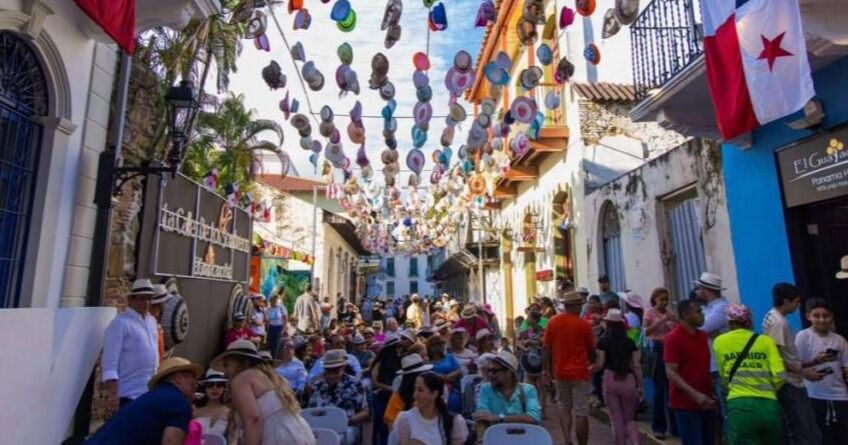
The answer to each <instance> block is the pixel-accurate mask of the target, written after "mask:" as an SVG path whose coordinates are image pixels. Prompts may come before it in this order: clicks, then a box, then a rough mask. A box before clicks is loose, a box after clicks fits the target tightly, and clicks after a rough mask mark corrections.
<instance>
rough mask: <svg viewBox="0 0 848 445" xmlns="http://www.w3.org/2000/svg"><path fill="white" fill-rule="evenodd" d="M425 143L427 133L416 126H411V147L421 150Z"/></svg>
mask: <svg viewBox="0 0 848 445" xmlns="http://www.w3.org/2000/svg"><path fill="white" fill-rule="evenodd" d="M426 142H427V132H426V131H424V130H422V129H421V127H418V126H416V125H413V126H412V146H413V147H415V148H421V147H423V146H424V144H425V143H426Z"/></svg>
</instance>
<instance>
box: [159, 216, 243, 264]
mask: <svg viewBox="0 0 848 445" xmlns="http://www.w3.org/2000/svg"><path fill="white" fill-rule="evenodd" d="M159 228H160V229H161V230H162V231H164V232H171V233H176V234H178V235H182V236H185V237H188V238H197V239H198V240H200V241H206V242H209V243H212V244H215V245H217V246H220V247H223V248H225V249H234V250H237V251H239V252H244V253H250V240H248V239H247V238H243V237H240V236H238V235H236V234H234V233H228V232H227V231H226V230H221V229H220V228H219V227H216V226H214V225H212V224H209V223H207V222H206V219H205V218H203V217H202V216H201V217H200V218H199V219H195V218H194V214H192V212H187V211H185V210H184V209H182V208H178V209H176V210H170V209H168V204H163V205H162V208H161V209H159Z"/></svg>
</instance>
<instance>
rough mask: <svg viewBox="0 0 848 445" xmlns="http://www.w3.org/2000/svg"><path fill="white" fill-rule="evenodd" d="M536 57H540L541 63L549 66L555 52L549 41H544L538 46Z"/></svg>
mask: <svg viewBox="0 0 848 445" xmlns="http://www.w3.org/2000/svg"><path fill="white" fill-rule="evenodd" d="M536 58H537V59H539V63H541V64H542V65H544V66H548V65H550V64H551V63H553V61H554V52H553V50H551V47H550V46H548V44H547V43H543V44H541V45H539V47H538V48H536Z"/></svg>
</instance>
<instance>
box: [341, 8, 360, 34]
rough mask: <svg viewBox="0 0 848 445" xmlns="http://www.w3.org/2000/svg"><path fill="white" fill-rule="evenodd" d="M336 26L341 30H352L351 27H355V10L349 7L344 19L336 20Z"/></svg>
mask: <svg viewBox="0 0 848 445" xmlns="http://www.w3.org/2000/svg"><path fill="white" fill-rule="evenodd" d="M336 27H337V28H339V31H342V32H351V31H353V29H354V28H356V11H354V10H353V9H351V10H350V12H349V13H348V14H347V17H345V18H344V20H342V21H339V22H336Z"/></svg>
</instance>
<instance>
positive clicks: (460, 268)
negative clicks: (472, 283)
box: [427, 249, 477, 282]
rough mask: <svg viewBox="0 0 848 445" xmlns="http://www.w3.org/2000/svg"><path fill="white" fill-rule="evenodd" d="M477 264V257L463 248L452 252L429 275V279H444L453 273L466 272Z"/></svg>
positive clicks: (431, 280)
mask: <svg viewBox="0 0 848 445" xmlns="http://www.w3.org/2000/svg"><path fill="white" fill-rule="evenodd" d="M476 264H477V257H475V256H474V255H472V254H471V252H469V251H468V250H465V249H462V250H460V251H458V252H455V253H454V254H452V255H451V256H450V257H448V259H446V260H445V261H444V262H443V263H442V264H440V265H439V267H437V268H436V269H435V270H433V272H432V273H431V274H430V275H429V276H428V277H427V281H430V282H433V281H443V280H445V279H447V278H448V277H450V276H452V275H456V274H458V273H462V272H466V271H468V270H470V269H471V268H472V267H473V266H474V265H476Z"/></svg>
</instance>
